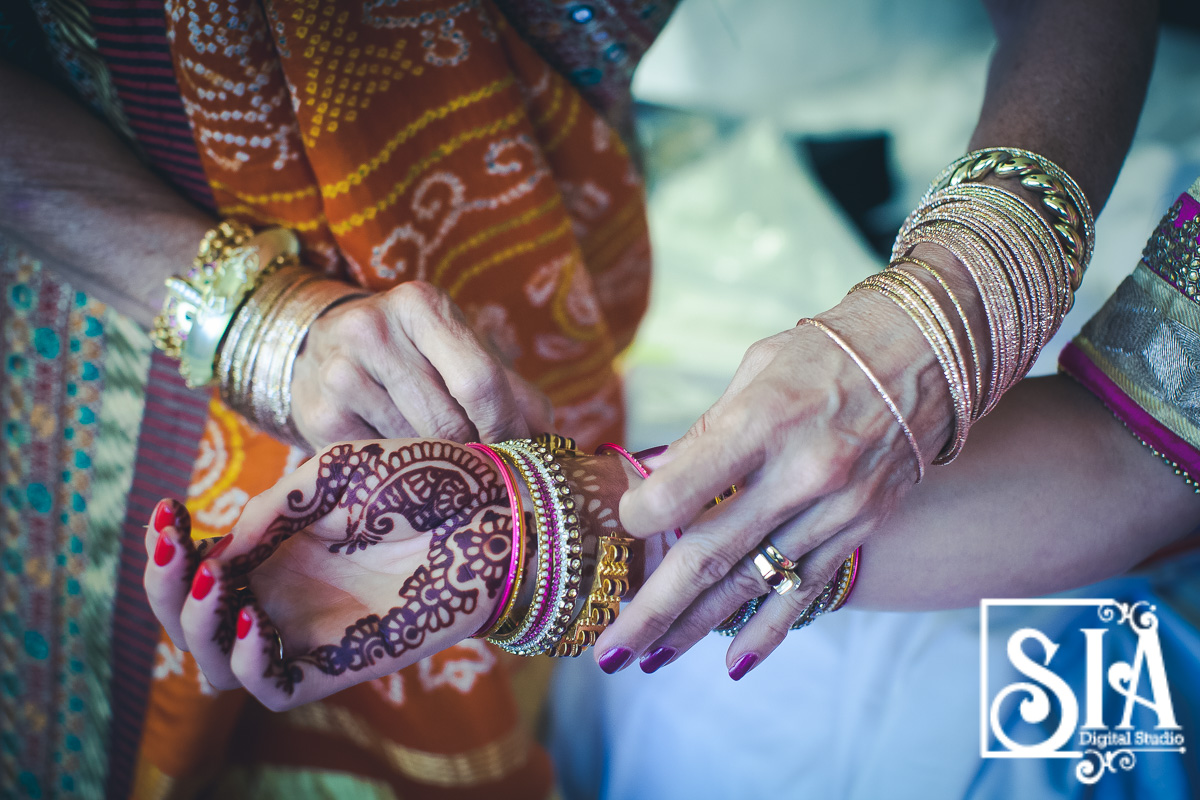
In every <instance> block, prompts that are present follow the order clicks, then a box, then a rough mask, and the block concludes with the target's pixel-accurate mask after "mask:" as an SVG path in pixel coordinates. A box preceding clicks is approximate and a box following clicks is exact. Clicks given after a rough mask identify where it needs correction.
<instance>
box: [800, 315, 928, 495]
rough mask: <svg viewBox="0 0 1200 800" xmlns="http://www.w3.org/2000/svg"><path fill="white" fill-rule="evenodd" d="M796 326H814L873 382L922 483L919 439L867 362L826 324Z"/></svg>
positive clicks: (805, 321) (806, 319)
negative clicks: (915, 465) (911, 453)
mask: <svg viewBox="0 0 1200 800" xmlns="http://www.w3.org/2000/svg"><path fill="white" fill-rule="evenodd" d="M796 325H797V326H800V325H812V326H813V327H814V328H816V329H817V330H819V331H821V332H822V333H824V334H825V335H826V336H827V337H829V339H830V341H832V342H833V343H834V344H836V345H837V346H838V348H839V349H841V350H842V352H844V353H845V354H846V355H848V356H849V357H850V359H851V360H852V361H854V363H855V364H856V365H858V368H859V369H860V370H862V373H863V375H865V376H866V378H867V380H868V381H870V382H871V385H872V386H874V387H875V391H876V392H878V394H879V397H880V399H882V400H883V404H884V405H885V406H887V408H888V411H890V412H892V416H893V417H895V418H896V422H897V424H899V426H900V430H901V432H903V434H904V438H905V439H907V440H908V446H909V447H911V448H912V452H913V457H914V458H915V459H916V460H917V481H916V482H917V483H920V482H921V479H922V478H924V477H925V460H924V458H922V457H921V448H920V446H919V445H918V444H917V438H916V437H915V436H913V432H912V429H911V428H909V427H908V423H907V422H906V421H905V420H904V415H903V414H901V413H900V409H899V408H897V407H896V403H895V402H894V401H893V400H892V397H891V395H889V394H888V392H887V389H885V388H884V387H883V384H882V383H881V382H880V380H879V378H877V377H875V373H874V372H872V371H871V368H870V367H868V366H867V364H866V362H865V361H863V360H862V358H861V357H860V356H859V355H858V353H856V352H854V349H853V348H851V347H850V345H849V344H847V343H846V340H845V339H843V338H842V337H841V336H839V335H838V334H837V333H836V332H834V331H833V329H831V328H830V327H829V326H827V325H826V324H825V323H824V322H821V321H820V320H817V319H813V318H812V317H804V318H803V319H801V320H800V321H799V322H797V323H796Z"/></svg>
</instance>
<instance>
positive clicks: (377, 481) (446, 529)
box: [215, 442, 511, 653]
mask: <svg viewBox="0 0 1200 800" xmlns="http://www.w3.org/2000/svg"><path fill="white" fill-rule="evenodd" d="M504 501H505V494H504V487H503V485H502V484H501V483H500V482H499V479H498V478H497V476H496V475H495V473H493V472H492V471H491V469H490V468H489V467H488V466H487V464H486V463H484V462H483V461H482V460H481V459H479V458H478V457H476V456H475V455H474V454H473V453H472V452H471V451H469V450H467V449H465V448H462V447H459V446H457V445H452V444H448V443H444V442H413V443H410V444H406V445H404V446H402V447H398V448H395V449H392V450H390V451H386V450H385V448H384V447H383V445H381V444H379V443H371V444H367V445H362V446H357V445H353V444H340V445H335V446H333V447H331V448H329V449H328V450H326V451H325V452H324V453H322V454H321V456H320V460H319V462H318V471H317V479H316V491H315V492H314V493H313V494H312V496H311V497H310V498H308V499H305V493H304V492H302V491H300V490H294V491H292V492H289V493H288V496H287V512H286V513H284V514H282V515H280V516H279V517H277V518H276V519H275V520H274V521H273V522H272V523H271V525H270V526H269V527H268V529H267V534H266V536H265V537H264V540H263V541H262V542H261V543H260V544H259V545H257V546H256V547H254V548H253V549H252V550H250V551H249V552H248V553H244V554H242V555H240V556H237V557H235V558H232V559H230V560H229V562H228V563H227V564H226V565H225V570H224V572H223V574H222V576H221V593H222V594H221V606H220V608H221V612H220V613H221V621H220V623H219V625H218V627H217V631H216V634H215V640H216V643H217V645H218V646H219V647H220V648H221V651H222V652H223V653H229V652H230V651H231V650H232V648H233V642H234V635H235V631H236V627H237V615H238V612H239V611H240V610H241V607H242V605H243V604H244V603H243V602H241V601H240V599H239V595H238V592H239V590H241V589H242V588H244V587H245V585H246V582H247V580H246V579H247V576H248V575H249V574H250V573H251V572H252V571H253V570H254V569H255V568H256V567H258V566H260V565H261V564H262V563H263V562H264V561H266V559H267V558H269V557H270V555H271V554H272V553H274V552H275V551H276V549H278V547H279V546H280V545H281V544H283V543H284V542H285V541H286V540H287V539H289V538H291V537H292V536H294V535H295V534H296V533H298V532H300V531H302V530H304V529H306V528H308V527H310V526H312V525H313V524H314V523H316V522H318V521H319V520H321V519H323V518H325V517H326V516H328V515H329V514H330V513H332V512H334V511H335V510H337V509H339V508H340V509H342V510H344V511H345V512H347V516H348V519H347V522H346V536H345V538H344V539H342V540H341V541H339V542H336V543H334V544H333V545H331V546H330V548H329V550H330V552H331V553H338V552H339V551H341V550H342V549H343V548H344V549H345V550H344V552H345V554H346V555H349V554H352V553H354V552H355V551H356V550H365V549H366V548H367V547H368V546H369V545H371V544H377V543H379V542H380V541H382V540H383V538H384V537H385V536H386V535H387V534H388V533H390V532H391V531H392V530H394V529H395V516H396V515H399V516H401V517H403V518H404V519H405V520H406V521H407V523H408V525H409V526H410V527H411V528H412V529H414V530H416V531H418V532H427V531H431V530H435V529H436V530H437V531H439V532H441V533H442V536H443V537H444V536H446V535H448V534H449V533H452V532H454V531H457V530H459V529H460V528H462V526H463V524H464V522H465V520H467V519H469V518H470V517H471V516H473V515H474V514H476V512H477V511H478V510H479V509H480V508H482V507H484V506H488V505H495V504H498V503H499V504H500V505H501V506H504V505H506V503H505V502H504ZM505 519H507V518H505ZM508 524H509V525H511V521H509V523H508ZM509 530H511V527H510V528H509ZM475 535H478V534H475ZM509 537H511V533H510V534H509ZM437 538H438V536H437V535H436V534H435V536H434V539H435V541H436V540H437ZM508 546H509V542H508V541H505V542H504V550H505V552H506V553H507V552H508V550H507V548H508ZM431 554H432V551H431ZM477 560H478V559H477ZM466 561H467V560H466V559H464V560H463V563H464V564H465V563H466ZM479 570H480V573H481V574H482V575H483V577H484V579H485V586H486V588H487V590H488V593H489V596H491V595H493V594H494V593H495V592H496V591H498V589H497V588H495V587H498V586H499V585H500V583H502V582H503V576H504V574H506V573H505V572H504V569H503V568H502V569H501V575H500V577H499V578H498V579H496V578H493V577H491V574H490V572H489V571H488V568H487V567H486V566H482V565H481V566H480V567H479ZM415 577H416V576H414V578H415ZM472 602H474V599H472ZM473 607H474V606H473V605H472V608H473ZM468 613H469V611H468Z"/></svg>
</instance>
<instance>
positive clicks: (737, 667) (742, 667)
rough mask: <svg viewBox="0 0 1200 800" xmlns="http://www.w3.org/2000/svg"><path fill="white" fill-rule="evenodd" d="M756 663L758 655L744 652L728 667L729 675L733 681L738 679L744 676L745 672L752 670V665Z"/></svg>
mask: <svg viewBox="0 0 1200 800" xmlns="http://www.w3.org/2000/svg"><path fill="white" fill-rule="evenodd" d="M757 663H758V656H756V655H755V654H754V653H746V655H744V656H742V657H741V658H739V659H738V660H737V663H736V664H734V665H733V666H732V667H730V668H729V677H731V678H733V679H734V680H735V681H740V680H741V679H742V678H744V677H746V673H747V672H749V671H750V670H752V669H753V668H754V665H755V664H757Z"/></svg>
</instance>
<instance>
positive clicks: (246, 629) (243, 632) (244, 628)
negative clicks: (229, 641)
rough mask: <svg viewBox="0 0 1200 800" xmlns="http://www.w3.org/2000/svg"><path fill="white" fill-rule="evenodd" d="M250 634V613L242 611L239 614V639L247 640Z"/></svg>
mask: <svg viewBox="0 0 1200 800" xmlns="http://www.w3.org/2000/svg"><path fill="white" fill-rule="evenodd" d="M249 633H250V612H248V611H246V609H244V608H243V609H242V610H241V613H239V614H238V629H237V636H238V638H239V639H245V638H246V636H248V635H249Z"/></svg>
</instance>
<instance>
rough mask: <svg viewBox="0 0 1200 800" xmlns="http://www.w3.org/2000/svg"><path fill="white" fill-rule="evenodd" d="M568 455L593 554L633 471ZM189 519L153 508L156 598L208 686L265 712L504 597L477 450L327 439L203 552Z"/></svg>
mask: <svg viewBox="0 0 1200 800" xmlns="http://www.w3.org/2000/svg"><path fill="white" fill-rule="evenodd" d="M571 461H572V462H573V463H571V464H570V465H569V468H568V469H567V470H566V472H567V475H568V478H569V483H570V484H571V485H572V488H573V489H574V490H575V496H576V502H577V504H578V507H579V508H581V509H586V514H585V516H586V517H587V521H588V522H589V524H588V525H585V529H584V545H585V546H584V549H585V552H586V551H594V548H595V544H594V537H596V536H598V535H600V534H602V533H611V532H612V530H611V529H612V528H613V527H615V526H616V525H617V514H616V507H617V503H618V502H619V499H620V497H621V494H622V493H623V492H624V491H625V490H626V489H627V488H628V486H629V480H630V473H629V472H627V471H626V470H625V468H624V462H623V461H622V460H621V459H619V458H612V457H591V456H589V457H583V458H579V459H571ZM189 529H190V524H189V521H188V517H187V511H186V510H185V509H184V507H183V506H182V505H181V504H179V503H176V502H174V501H170V500H164V501H163V502H162V503H160V504H159V506H158V508H157V509H156V510H155V515H154V518H153V519H152V520H151V525H150V527H149V528H148V529H147V536H146V547H147V550H148V552H150V553H151V555H152V557H151V559H150V561H149V563H148V564H147V567H146V574H145V584H146V591H147V594H148V595H149V598H150V604H151V607H152V608H153V609H154V612H155V614H156V615H157V617H158V619H159V620H160V621H161V622H162V624H163V626H164V628H166V630H167V633H168V634H169V635H170V636H171V638H172V639H173V640H174V641H175V643H176V644H177V645H178V646H180V647H182V648H184V649H187V650H190V651H191V652H192V654H193V655H194V656H195V659H196V663H197V664H198V665H199V667H200V668H201V669H202V670H203V671H204V673H205V675H206V676H207V677H208V679H209V681H210V682H211V683H212V684H213V685H214V686H216V687H217V688H223V689H224V688H234V687H238V686H242V687H245V688H246V689H247V690H248V691H249V692H250V693H251V694H253V695H254V696H255V697H257V698H258V699H259V700H260V701H262V703H263V704H264V705H266V706H267V707H268V708H271V709H275V710H283V709H287V708H293V707H295V706H298V705H302V704H304V703H307V702H311V701H313V700H317V699H320V698H322V697H325V696H327V695H330V694H333V693H334V692H337V691H340V690H341V689H345V688H348V687H350V686H352V685H354V684H357V683H361V682H362V681H365V680H369V679H371V678H377V677H381V676H383V675H387V674H390V673H392V672H395V671H396V670H398V669H401V668H403V667H405V666H407V665H409V664H411V663H413V662H415V661H417V660H419V659H421V658H424V657H426V656H429V655H432V654H433V653H436V652H438V651H440V650H443V649H445V648H447V647H449V646H451V645H453V644H455V643H457V642H459V641H461V640H462V639H464V638H466V637H467V636H470V635H471V634H473V633H475V632H476V631H477V630H478V629H479V628H480V627H481V626H482V625H483V624H484V622H485V621H486V620H487V619H488V617H489V614H490V612H491V611H492V610H493V609H494V608H495V606H496V603H497V602H499V600H500V593H501V591H502V589H503V586H504V582H505V578H506V577H507V571H508V565H509V558H510V548H511V544H512V519H511V512H510V506H509V501H508V497H507V494H506V492H505V490H504V483H503V481H502V480H501V478H500V476H499V475H498V474H496V472H495V471H494V468H493V466H492V465H491V464H490V463H488V462H487V460H486V459H484V458H482V457H480V455H479V454H478V453H476V452H475V451H473V450H470V449H468V448H466V447H463V446H460V445H456V444H451V443H448V442H441V441H423V440H404V439H396V440H387V441H379V442H351V443H344V444H337V445H333V446H331V447H329V448H327V449H325V450H324V451H322V452H321V453H319V454H318V455H317V456H316V457H314V458H313V459H311V460H309V461H308V462H306V463H305V464H304V465H303V466H302V467H300V469H298V470H296V471H295V472H294V473H292V474H291V475H288V476H285V477H284V478H283V479H281V480H280V481H279V483H277V484H276V485H275V486H274V487H272V488H271V489H270V490H268V491H267V492H264V493H263V494H261V495H259V496H258V497H256V498H254V499H253V500H252V501H251V502H250V503H249V504H248V505H247V506H246V509H245V511H244V512H243V513H242V517H241V519H240V520H239V521H238V524H237V526H236V527H235V528H234V530H233V533H231V534H230V535H229V536H227V537H226V538H225V539H222V540H219V541H217V542H205V543H201V544H200V545H199V546H197V545H194V544H193V542H192V540H191V537H190V536H189ZM590 568H591V566H590V564H589V565H587V566H585V570H590Z"/></svg>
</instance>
